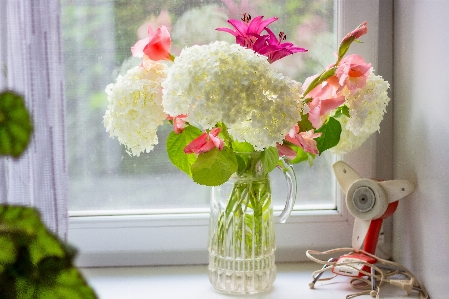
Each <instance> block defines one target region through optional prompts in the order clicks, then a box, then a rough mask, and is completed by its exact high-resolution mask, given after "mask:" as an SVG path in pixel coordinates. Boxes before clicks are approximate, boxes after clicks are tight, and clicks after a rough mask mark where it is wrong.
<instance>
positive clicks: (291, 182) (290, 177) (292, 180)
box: [278, 158, 297, 223]
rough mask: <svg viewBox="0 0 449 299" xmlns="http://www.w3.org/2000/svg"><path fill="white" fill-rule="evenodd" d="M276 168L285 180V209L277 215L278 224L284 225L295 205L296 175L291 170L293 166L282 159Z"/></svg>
mask: <svg viewBox="0 0 449 299" xmlns="http://www.w3.org/2000/svg"><path fill="white" fill-rule="evenodd" d="M278 168H280V169H281V170H282V172H283V173H284V176H285V178H286V179H287V188H288V195H287V202H286V203H285V208H284V210H283V211H282V213H281V215H279V222H280V223H285V221H287V218H288V217H289V216H290V213H291V212H292V209H293V206H294V205H295V201H296V190H297V187H296V186H297V185H296V175H295V171H294V170H293V166H292V165H291V164H290V163H288V161H286V160H285V159H284V158H280V159H279V164H278Z"/></svg>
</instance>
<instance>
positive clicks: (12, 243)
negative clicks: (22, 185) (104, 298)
mask: <svg viewBox="0 0 449 299" xmlns="http://www.w3.org/2000/svg"><path fill="white" fill-rule="evenodd" d="M0 246H1V248H2V250H1V254H0V269H2V271H1V272H0V298H20V299H22V298H23V299H26V298H30V299H40V298H42V299H44V298H46V299H47V298H50V299H51V298H69V299H70V298H80V299H94V298H96V295H95V293H94V292H93V290H92V289H91V288H90V287H89V286H88V285H87V283H86V281H85V280H84V278H83V277H82V276H81V274H80V273H79V272H78V271H77V269H76V268H75V267H74V265H73V259H74V256H75V251H74V249H73V248H72V247H71V246H68V245H66V244H65V243H64V242H63V241H61V240H60V239H59V238H58V237H57V236H56V235H54V234H53V233H51V232H50V231H49V230H48V229H47V228H46V227H45V225H44V224H43V222H42V221H41V219H40V215H39V212H37V210H35V209H33V208H29V207H21V206H5V205H0Z"/></svg>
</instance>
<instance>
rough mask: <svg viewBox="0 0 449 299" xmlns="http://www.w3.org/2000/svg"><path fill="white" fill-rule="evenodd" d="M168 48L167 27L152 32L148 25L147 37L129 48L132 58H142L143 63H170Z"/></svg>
mask: <svg viewBox="0 0 449 299" xmlns="http://www.w3.org/2000/svg"><path fill="white" fill-rule="evenodd" d="M170 47H171V39H170V33H168V30H167V27H165V26H161V27H159V28H158V29H157V30H156V32H154V31H153V28H151V25H148V37H147V38H144V39H141V40H139V41H138V42H137V43H136V44H135V45H134V46H133V47H131V52H132V55H133V56H134V57H143V59H144V61H145V59H151V60H154V61H158V60H170V61H172V60H173V57H172V55H171V54H170Z"/></svg>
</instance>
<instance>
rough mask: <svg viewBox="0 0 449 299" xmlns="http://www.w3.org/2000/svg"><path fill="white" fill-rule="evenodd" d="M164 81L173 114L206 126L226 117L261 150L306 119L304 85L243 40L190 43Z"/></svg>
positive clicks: (238, 137)
mask: <svg viewBox="0 0 449 299" xmlns="http://www.w3.org/2000/svg"><path fill="white" fill-rule="evenodd" d="M162 86H163V106H164V109H165V112H166V113H167V114H170V115H179V114H187V115H188V118H187V121H189V122H190V123H192V124H196V125H199V126H201V127H202V128H203V129H211V128H212V127H214V126H215V125H216V123H217V122H224V123H225V124H226V125H227V127H228V130H229V133H230V134H231V135H232V136H233V138H234V139H235V140H238V141H247V142H249V143H251V144H252V145H253V146H254V147H255V148H256V149H257V150H262V149H263V148H266V147H269V146H274V145H275V144H276V142H282V140H283V138H284V137H285V135H286V134H287V133H288V131H289V130H290V128H292V127H293V126H294V124H295V123H296V121H297V120H298V119H300V110H301V107H302V103H301V102H300V94H301V93H302V89H301V85H300V84H299V83H298V82H296V81H293V80H291V79H289V78H287V77H285V76H284V75H282V74H280V73H278V72H276V71H274V70H273V69H271V67H270V64H269V63H268V61H267V58H266V57H265V56H262V55H259V54H257V53H254V51H252V50H249V49H246V48H243V47H241V46H240V45H237V44H232V45H230V44H228V43H226V42H214V43H211V44H210V45H205V46H193V47H190V48H185V49H184V50H183V51H182V53H181V54H180V56H179V57H177V58H176V59H175V62H174V64H173V66H172V67H171V68H170V70H169V72H168V75H167V79H166V80H165V81H164V82H163V83H162Z"/></svg>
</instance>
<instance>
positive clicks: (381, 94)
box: [332, 69, 390, 154]
mask: <svg viewBox="0 0 449 299" xmlns="http://www.w3.org/2000/svg"><path fill="white" fill-rule="evenodd" d="M389 87H390V85H389V83H388V82H387V81H385V80H384V79H383V78H382V77H381V76H376V75H374V72H373V70H372V69H371V74H370V75H369V76H368V79H367V81H366V85H365V87H364V88H362V89H360V90H359V91H358V92H356V93H355V94H354V95H350V96H348V97H347V98H346V105H347V106H348V108H349V115H350V116H351V117H349V118H348V117H346V116H341V117H339V118H338V120H339V121H340V123H341V127H342V132H341V135H340V142H339V143H338V144H337V146H335V147H334V148H332V152H333V153H335V154H344V153H347V152H350V151H352V150H355V149H357V148H358V147H360V145H362V143H363V142H364V141H365V140H366V139H367V138H368V137H369V136H370V135H371V134H372V133H374V132H376V131H379V129H380V122H381V121H382V119H383V116H384V113H385V112H386V107H387V105H388V102H389V101H390V98H389V97H388V93H387V90H388V88H389Z"/></svg>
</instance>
